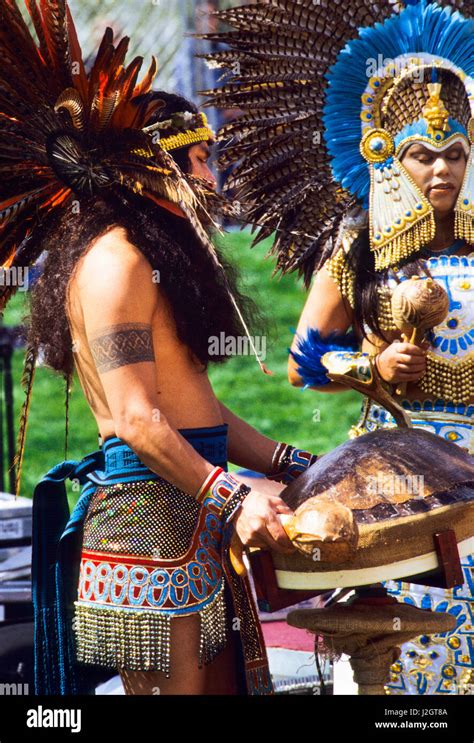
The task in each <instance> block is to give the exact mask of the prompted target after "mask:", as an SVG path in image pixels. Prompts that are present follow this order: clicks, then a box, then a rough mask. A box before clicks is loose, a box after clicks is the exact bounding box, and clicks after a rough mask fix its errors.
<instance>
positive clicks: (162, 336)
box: [67, 227, 223, 438]
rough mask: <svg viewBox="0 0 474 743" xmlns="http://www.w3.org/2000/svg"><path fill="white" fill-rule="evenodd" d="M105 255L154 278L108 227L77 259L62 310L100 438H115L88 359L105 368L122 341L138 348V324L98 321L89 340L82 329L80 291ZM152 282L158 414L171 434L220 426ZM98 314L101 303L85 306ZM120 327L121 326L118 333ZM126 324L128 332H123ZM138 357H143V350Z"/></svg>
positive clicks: (207, 387) (200, 374)
mask: <svg viewBox="0 0 474 743" xmlns="http://www.w3.org/2000/svg"><path fill="white" fill-rule="evenodd" d="M110 251H114V253H115V254H118V255H119V256H120V254H122V255H123V256H124V259H125V258H126V257H127V255H128V256H129V255H130V254H131V253H132V254H133V255H134V256H136V258H137V260H139V261H140V262H143V268H144V270H148V271H149V272H150V277H151V280H152V281H153V279H154V278H155V275H154V274H153V272H152V268H151V266H150V264H149V263H148V261H147V259H146V258H145V256H143V254H142V253H141V252H140V251H139V250H138V248H136V247H135V246H134V245H132V244H131V243H130V242H129V241H128V240H127V236H126V232H125V230H124V229H123V228H122V227H114V228H113V229H111V230H110V231H109V232H107V233H106V234H105V235H104V236H102V237H100V238H99V239H98V240H96V241H95V242H94V243H93V244H92V245H91V247H90V248H89V249H88V250H87V251H86V253H85V254H84V255H83V256H82V257H81V259H80V260H79V262H78V265H77V270H76V272H75V273H74V274H73V276H72V277H71V280H70V282H69V286H68V303H67V309H68V316H69V322H70V326H71V335H72V339H73V344H74V345H73V348H74V352H75V356H74V358H75V363H76V368H77V371H78V376H79V379H80V382H81V386H82V389H83V391H84V394H85V396H86V399H87V401H88V403H89V406H90V408H91V411H92V413H93V415H94V417H95V419H96V421H97V426H98V430H99V432H100V434H101V435H102V437H103V438H106V437H108V436H114V435H116V431H115V424H114V420H113V416H112V413H111V410H110V406H109V403H108V401H107V398H106V394H105V391H104V386H103V384H102V381H101V378H100V376H99V373H98V371H97V365H96V361H95V360H94V355H95V358H96V359H97V358H98V356H99V355H100V357H101V360H102V368H103V369H105V365H106V363H107V360H109V365H110V366H112V365H113V363H114V359H116V358H117V356H118V355H120V350H119V347H120V345H121V344H126V343H127V342H136V343H137V344H140V342H142V337H143V330H144V328H140V327H139V325H140V324H139V323H133V322H131V323H128V324H127V323H118V324H117V326H115V327H113V328H112V327H111V326H106V325H104V326H103V327H102V328H101V329H100V322H98V332H94V338H92V337H91V332H90V328H86V326H85V321H84V311H83V302H82V301H81V287H83V286H85V285H86V284H87V283H88V282H89V280H90V278H91V276H92V275H93V274H94V273H95V272H97V271H98V270H102V271H103V270H105V271H106V270H107V268H106V264H107V263H108V260H109V256H110ZM111 279H112V276H111ZM153 283H154V287H155V290H156V307H155V309H154V312H153V314H152V322H151V334H152V335H151V337H152V344H153V349H154V352H155V367H156V391H157V395H158V401H159V411H160V412H161V413H162V414H163V415H164V416H166V419H167V420H168V422H169V424H170V425H171V426H172V427H173V428H175V429H178V428H192V427H203V426H214V425H219V424H222V423H223V419H222V413H221V411H220V408H219V404H218V401H217V399H216V397H215V395H214V392H213V390H212V387H211V384H210V382H209V378H208V375H207V372H206V370H205V369H204V370H203V367H202V365H201V364H200V362H199V360H198V359H196V358H195V357H193V356H192V353H191V352H190V351H189V349H188V348H187V346H186V345H184V344H183V343H182V342H181V341H180V340H179V339H178V337H177V333H176V324H175V321H174V319H173V316H172V313H171V309H170V304H169V302H168V300H167V298H166V296H165V294H164V292H163V291H162V290H161V288H160V285H159V282H158V281H153ZM114 289H115V287H114V282H113V281H112V280H111V281H110V285H109V288H108V291H109V292H110V295H112V294H113V292H114ZM140 294H141V287H140V286H139V285H137V286H136V291H135V293H134V296H133V297H131V298H130V301H131V302H140ZM101 309H102V304H101V302H100V301H96V302H95V303H94V306H92V307H90V312H91V313H93V314H96V315H97V318H98V319H100V315H101ZM120 325H122V326H123V327H122V329H120V327H119V326H120ZM127 325H128V326H129V327H126V326H127ZM134 326H135V327H134ZM134 330H135V331H136V333H135V335H134V334H133V331H134ZM143 353H145V345H144V349H143Z"/></svg>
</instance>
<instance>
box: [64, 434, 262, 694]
mask: <svg viewBox="0 0 474 743" xmlns="http://www.w3.org/2000/svg"><path fill="white" fill-rule="evenodd" d="M226 428H227V427H226V426H217V427H214V428H212V429H183V430H181V431H180V433H182V435H183V436H185V438H187V440H188V441H189V442H190V443H191V444H192V445H193V447H194V448H196V450H198V451H199V452H200V453H201V454H202V456H205V457H206V459H208V461H210V462H211V463H212V464H215V465H219V466H221V467H223V468H224V469H227V456H226V454H227V450H226V439H225V433H224V432H223V431H224V429H226ZM103 452H104V460H105V465H104V471H103V472H100V471H96V472H93V473H91V474H89V475H88V480H89V486H90V482H92V483H93V484H95V485H96V487H95V489H94V491H93V493H92V495H91V497H90V500H89V503H88V507H87V513H86V516H85V519H84V527H83V541H82V554H81V564H80V574H79V582H78V592H77V600H76V601H75V602H74V634H75V646H76V658H77V661H78V662H79V663H82V664H85V665H94V666H95V665H98V666H106V667H110V668H117V669H121V668H123V669H127V670H137V671H152V670H155V671H162V672H163V673H165V674H166V675H167V676H169V675H170V673H171V667H170V647H171V644H170V643H171V637H170V635H171V619H178V620H179V617H184V616H189V615H197V616H198V617H199V621H200V648H199V658H198V664H199V666H202V665H203V664H207V663H210V662H211V661H212V660H213V659H214V658H215V657H216V656H217V655H218V654H219V653H220V652H221V650H223V649H224V648H225V646H226V644H227V626H226V622H227V615H228V612H227V609H228V608H230V607H229V606H226V599H225V596H226V595H228V596H231V597H232V601H231V603H232V605H233V606H232V607H231V608H232V609H233V612H232V614H233V615H235V616H236V617H238V618H239V627H240V640H241V643H242V650H243V657H244V661H245V671H246V682H247V690H248V693H250V694H262V693H263V694H266V693H271V692H272V685H271V680H270V676H269V672H268V662H267V658H266V652H265V647H264V643H263V637H262V633H261V629H260V625H259V620H258V615H257V612H256V609H255V606H254V602H253V597H252V595H251V591H250V586H249V583H248V580H247V579H242V578H239V577H238V576H236V574H235V573H234V572H233V569H232V568H231V565H230V560H229V557H228V547H229V543H230V537H231V535H232V531H233V527H232V524H229V525H228V526H227V527H225V529H223V526H222V522H221V519H220V518H219V515H218V511H214V510H213V509H214V504H213V502H212V499H207V500H206V505H205V506H201V505H200V504H199V503H198V502H197V501H196V500H194V498H193V497H192V496H190V495H189V494H187V493H185V492H183V491H182V490H180V489H179V488H177V487H175V486H174V485H172V484H171V483H169V482H167V481H166V480H164V479H163V478H161V477H159V476H158V475H156V474H155V473H153V472H152V471H151V470H149V469H148V468H147V467H145V465H143V464H142V462H141V461H140V459H139V458H138V457H137V455H136V454H135V453H134V452H133V451H132V450H131V449H130V448H129V447H128V446H127V445H126V444H125V443H124V442H123V441H121V440H120V439H118V438H116V437H113V438H110V439H106V441H105V442H104V445H103ZM226 587H228V588H229V589H230V592H227V594H226V590H225V589H226Z"/></svg>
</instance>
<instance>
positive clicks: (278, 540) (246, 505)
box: [234, 484, 295, 554]
mask: <svg viewBox="0 0 474 743" xmlns="http://www.w3.org/2000/svg"><path fill="white" fill-rule="evenodd" d="M279 513H286V514H291V513H292V511H291V509H290V508H288V506H287V505H286V503H284V501H282V499H281V498H279V497H278V496H277V495H269V494H268V493H265V492H262V491H259V489H258V484H257V485H254V486H253V487H252V490H251V492H250V493H249V494H248V496H247V497H246V498H245V500H244V502H243V503H242V506H241V508H240V510H239V512H238V514H237V516H236V517H235V519H234V528H235V531H236V532H237V535H238V536H239V539H240V541H241V542H242V544H243V545H244V547H263V548H266V549H269V548H270V549H272V550H275V552H282V553H285V554H288V553H290V552H293V551H294V549H295V548H294V547H293V545H292V544H291V542H290V540H289V538H288V536H287V534H286V532H285V530H284V528H283V526H282V525H281V522H280V519H279V518H278V514H279Z"/></svg>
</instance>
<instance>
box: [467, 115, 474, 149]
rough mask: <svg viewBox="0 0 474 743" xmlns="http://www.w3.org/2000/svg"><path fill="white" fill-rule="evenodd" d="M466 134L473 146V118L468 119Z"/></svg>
mask: <svg viewBox="0 0 474 743" xmlns="http://www.w3.org/2000/svg"><path fill="white" fill-rule="evenodd" d="M467 134H468V137H469V141H470V143H471V144H474V118H471V119H469V123H468V125H467Z"/></svg>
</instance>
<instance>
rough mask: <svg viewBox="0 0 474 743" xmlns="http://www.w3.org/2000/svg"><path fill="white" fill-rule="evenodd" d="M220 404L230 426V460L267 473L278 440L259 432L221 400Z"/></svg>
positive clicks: (270, 466)
mask: <svg viewBox="0 0 474 743" xmlns="http://www.w3.org/2000/svg"><path fill="white" fill-rule="evenodd" d="M219 406H220V409H221V413H222V417H223V419H224V422H225V423H227V424H228V426H229V437H228V453H229V460H230V461H231V462H232V463H233V464H236V465H238V466H239V467H245V469H249V470H254V471H255V472H261V473H263V474H264V475H267V474H268V473H269V472H270V471H271V468H272V457H273V454H274V452H275V447H276V445H277V443H278V442H277V441H275V440H274V439H270V438H268V437H267V436H264V435H263V434H261V433H259V431H257V430H256V429H255V428H253V426H251V425H249V424H248V423H246V422H245V421H244V420H242V418H239V416H238V415H235V413H233V412H232V411H231V410H229V408H227V407H226V406H225V405H223V403H221V402H219Z"/></svg>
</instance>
